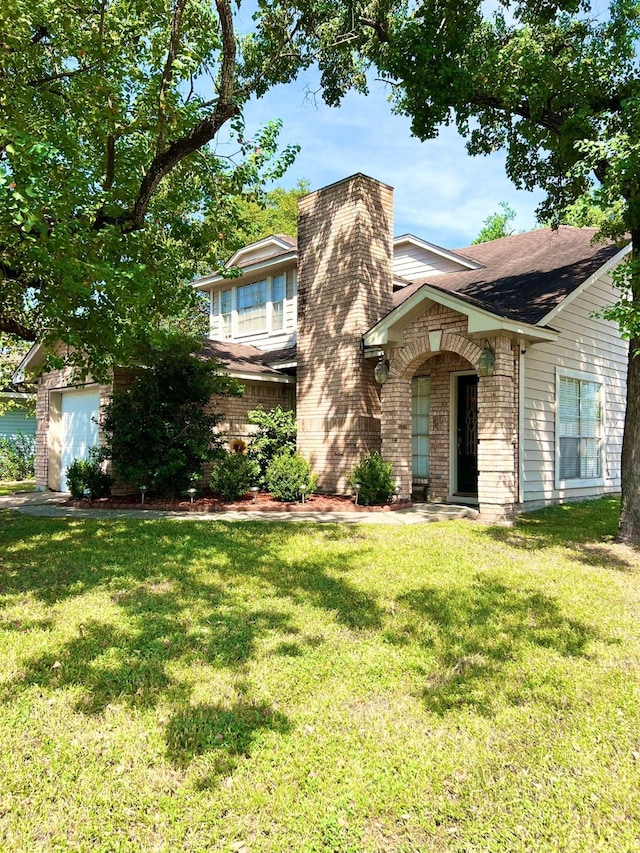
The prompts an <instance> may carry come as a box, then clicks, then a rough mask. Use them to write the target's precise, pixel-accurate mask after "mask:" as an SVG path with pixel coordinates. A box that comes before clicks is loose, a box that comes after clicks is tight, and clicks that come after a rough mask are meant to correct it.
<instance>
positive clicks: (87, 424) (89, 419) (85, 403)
mask: <svg viewBox="0 0 640 853" xmlns="http://www.w3.org/2000/svg"><path fill="white" fill-rule="evenodd" d="M98 406H99V398H98V392H97V391H86V390H82V391H65V392H64V394H63V395H62V401H61V406H60V421H61V429H60V440H61V453H60V491H61V492H66V491H68V489H67V476H66V474H67V468H68V467H69V465H71V463H72V462H73V460H74V459H86V458H87V456H88V453H89V448H90V447H93V445H94V444H97V443H98Z"/></svg>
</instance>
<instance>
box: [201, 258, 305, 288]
mask: <svg viewBox="0 0 640 853" xmlns="http://www.w3.org/2000/svg"><path fill="white" fill-rule="evenodd" d="M297 257H298V252H297V251H296V250H295V249H291V250H290V251H288V252H284V253H283V254H282V255H274V256H273V257H272V258H266V259H265V260H263V261H257V262H256V263H255V264H249V265H248V266H246V267H242V268H241V274H240V275H239V276H224V275H220V274H219V273H216V274H215V275H205V276H203V277H202V278H198V279H196V280H195V281H192V282H191V287H193V288H195V289H196V290H211V289H212V288H213V287H215V286H216V285H217V284H221V283H227V284H228V285H229V286H230V287H232V286H233V285H234V284H238V282H241V281H243V280H244V279H245V278H247V277H248V276H250V275H253V274H254V273H256V272H268V270H269V269H274V268H277V267H278V266H285V265H287V264H289V263H291V262H292V261H295V260H296V259H297Z"/></svg>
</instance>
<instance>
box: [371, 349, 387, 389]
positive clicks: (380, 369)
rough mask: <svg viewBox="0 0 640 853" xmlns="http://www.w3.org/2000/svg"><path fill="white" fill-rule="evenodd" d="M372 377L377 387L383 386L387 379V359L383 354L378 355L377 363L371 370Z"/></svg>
mask: <svg viewBox="0 0 640 853" xmlns="http://www.w3.org/2000/svg"><path fill="white" fill-rule="evenodd" d="M373 375H374V376H375V380H376V382H377V383H378V385H384V383H385V382H386V381H387V379H388V378H389V359H388V358H387V357H386V356H385V354H384V353H382V354H381V355H380V358H379V359H378V363H377V364H376V366H375V367H374V368H373Z"/></svg>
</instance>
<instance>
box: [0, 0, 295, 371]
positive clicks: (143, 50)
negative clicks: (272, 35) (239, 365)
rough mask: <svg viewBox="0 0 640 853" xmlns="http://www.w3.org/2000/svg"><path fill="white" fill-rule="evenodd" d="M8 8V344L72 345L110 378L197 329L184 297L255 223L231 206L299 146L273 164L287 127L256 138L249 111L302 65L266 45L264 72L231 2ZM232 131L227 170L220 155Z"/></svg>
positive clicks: (43, 3)
mask: <svg viewBox="0 0 640 853" xmlns="http://www.w3.org/2000/svg"><path fill="white" fill-rule="evenodd" d="M238 5H239V4H238ZM263 5H264V4H263ZM5 8H6V7H5ZM10 9H11V13H10V20H9V19H8V18H6V19H5V20H0V24H1V27H0V28H1V29H2V33H3V35H2V44H1V45H0V109H1V111H2V117H1V118H0V275H1V288H0V333H3V334H9V335H12V336H13V337H14V340H18V339H20V340H24V341H28V342H33V341H36V340H40V341H43V342H44V343H45V344H46V345H48V346H51V345H52V344H53V343H54V342H55V341H57V340H62V341H64V342H65V343H67V344H70V345H71V347H72V351H74V352H75V354H76V358H77V359H78V360H82V361H83V363H84V362H85V361H88V362H89V364H90V366H91V368H92V370H93V372H94V374H99V373H100V372H104V370H105V368H106V367H108V365H109V364H110V363H113V362H114V361H120V362H122V361H125V360H126V358H127V357H128V355H129V354H130V351H131V348H132V347H133V346H134V345H135V344H136V343H137V342H138V341H139V339H140V338H144V337H146V336H147V334H148V333H153V332H154V331H157V330H158V329H160V328H162V324H163V319H164V318H167V317H172V316H174V315H176V314H178V315H180V314H183V315H184V312H185V311H187V313H188V308H189V306H193V305H194V298H195V296H194V293H193V291H192V288H190V287H189V286H188V284H187V283H188V282H189V280H191V279H192V278H193V276H194V275H196V274H197V273H198V272H199V271H201V270H202V269H210V268H211V267H212V266H213V267H215V266H216V265H217V264H218V263H220V262H221V261H222V260H224V259H226V257H228V254H229V251H228V246H227V244H226V243H225V237H224V234H225V231H229V229H230V228H231V229H233V227H234V223H237V220H238V219H239V218H240V217H242V216H243V215H245V214H246V208H244V207H243V206H242V204H240V203H238V201H237V198H238V196H239V195H241V194H242V193H249V194H250V196H251V197H254V198H255V197H257V196H258V195H259V194H260V192H261V187H262V185H263V183H264V181H265V180H272V179H274V178H278V177H279V176H280V175H281V174H282V173H283V171H284V169H285V168H286V166H287V165H288V164H289V163H290V162H291V160H292V158H293V157H294V156H295V153H296V149H295V146H294V147H289V148H287V149H285V150H284V151H283V152H280V153H278V143H277V137H278V130H279V126H278V123H277V122H274V123H270V124H268V125H267V126H266V127H265V128H264V129H263V130H262V131H261V132H260V133H259V134H258V135H257V136H256V137H255V138H253V139H248V138H246V136H245V132H244V128H243V122H242V108H243V105H244V104H245V103H246V102H247V101H248V99H249V98H251V97H253V96H254V95H260V94H263V93H264V91H266V89H267V88H268V86H269V85H271V84H272V82H280V81H283V80H287V79H290V78H291V76H292V75H293V74H295V73H296V71H297V69H298V68H299V67H300V65H301V63H302V62H303V60H302V59H301V57H293V58H292V57H291V56H289V55H288V53H286V52H285V49H284V47H283V46H282V45H273V46H270V47H269V46H265V45H262V46H261V50H262V53H261V55H260V62H259V63H256V61H255V57H254V53H255V49H254V46H253V42H254V40H255V39H254V37H252V36H251V35H249V36H245V37H238V36H237V35H236V33H235V31H234V21H233V16H232V10H231V4H230V2H229V0H172V2H171V3H170V4H166V3H165V2H164V0H148V2H145V3H142V4H141V3H135V2H133V0H98V2H94V0H91V2H90V0H78V2H77V3H74V4H72V5H69V4H57V3H55V2H49V0H35V2H27V0H14V2H12V3H11V4H10ZM5 14H6V13H5ZM299 37H302V33H300V34H299ZM281 54H282V55H281ZM283 56H284V58H283ZM261 63H266V65H267V66H268V67H269V69H270V71H269V74H266V73H263V72H262V71H261V68H260V67H259V66H260V64H261ZM207 90H208V91H207ZM223 129H226V130H228V131H229V132H230V133H231V137H232V139H233V140H234V141H235V148H236V155H235V156H234V157H231V158H230V157H228V156H221V155H219V153H218V151H216V149H215V148H214V147H213V146H212V145H211V144H210V143H212V141H213V140H215V139H216V137H217V136H218V135H219V134H220V132H221V131H222V130H223Z"/></svg>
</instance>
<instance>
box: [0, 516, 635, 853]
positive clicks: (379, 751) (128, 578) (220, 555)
mask: <svg viewBox="0 0 640 853" xmlns="http://www.w3.org/2000/svg"><path fill="white" fill-rule="evenodd" d="M616 513H617V504H616V502H615V501H612V500H601V501H598V502H595V503H591V504H588V505H581V506H571V507H570V506H567V507H563V508H559V509H555V510H552V511H547V512H544V513H538V514H535V515H532V516H529V517H527V518H526V519H524V520H523V522H522V523H521V524H520V525H519V526H518V527H517V528H515V529H504V528H487V527H482V526H480V525H476V524H473V523H471V522H447V523H444V524H430V525H424V526H415V527H406V528H402V527H383V526H370V525H363V526H356V527H353V526H346V525H345V526H339V525H331V526H327V525H317V526H316V525H308V524H304V523H288V524H277V523H269V522H255V523H229V522H224V521H216V522H206V521H191V520H188V521H178V520H161V521H133V520H132V521H126V520H124V521H123V520H113V521H104V520H88V521H83V520H68V519H64V520H63V519H60V520H55V519H37V518H29V517H25V516H22V515H18V514H15V513H10V512H5V513H3V514H0V849H2V850H8V851H14V850H20V851H22V850H24V851H32V850H56V851H58V850H83V851H172V853H173V851H183V850H188V851H205V850H207V851H209V850H211V851H218V850H220V851H230V853H231V851H246V853H256V851H287V853H290V851H293V853H296V852H297V851H317V853H321V852H322V853H324V851H340V853H357V852H358V851H380V852H381V853H382V851H384V853H390V851H421V853H423V851H461V852H462V851H465V853H467V851H508V853H512V851H525V850H526V851H536V853H540V851H550V853H551V851H553V853H558V851H580V853H584V851H605V850H606V851H615V853H622V852H623V851H638V850H639V849H640V677H639V671H640V574H639V572H638V569H639V567H640V554H638V552H635V551H633V550H631V549H629V548H625V547H623V546H617V545H613V544H611V538H612V535H613V533H614V531H615V525H616Z"/></svg>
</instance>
